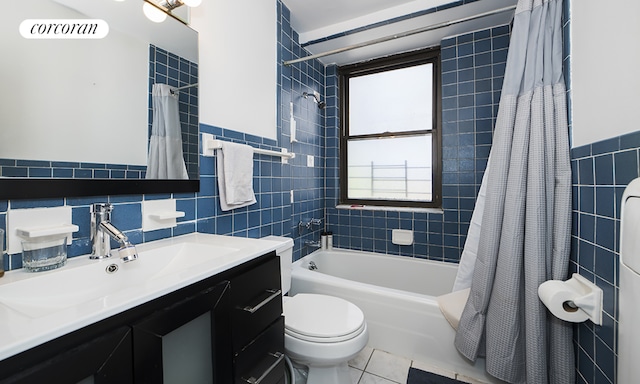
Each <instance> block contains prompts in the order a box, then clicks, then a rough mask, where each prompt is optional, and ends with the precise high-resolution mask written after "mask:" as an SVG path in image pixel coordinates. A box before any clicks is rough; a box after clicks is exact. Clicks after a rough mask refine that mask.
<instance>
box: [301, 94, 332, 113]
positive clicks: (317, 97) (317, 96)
mask: <svg viewBox="0 0 640 384" xmlns="http://www.w3.org/2000/svg"><path fill="white" fill-rule="evenodd" d="M309 96H311V97H313V101H315V103H316V104H318V108H320V109H324V107H326V106H327V103H325V102H324V101H322V100H320V93H319V92H316V91H314V92H313V93H308V92H302V97H304V98H305V99H307V98H309Z"/></svg>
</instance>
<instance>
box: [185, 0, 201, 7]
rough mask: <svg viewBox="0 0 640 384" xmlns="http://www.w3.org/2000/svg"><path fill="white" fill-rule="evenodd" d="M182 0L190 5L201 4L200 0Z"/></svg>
mask: <svg viewBox="0 0 640 384" xmlns="http://www.w3.org/2000/svg"><path fill="white" fill-rule="evenodd" d="M182 2H183V3H185V4H187V5H188V6H190V7H197V6H198V5H200V4H202V0H182Z"/></svg>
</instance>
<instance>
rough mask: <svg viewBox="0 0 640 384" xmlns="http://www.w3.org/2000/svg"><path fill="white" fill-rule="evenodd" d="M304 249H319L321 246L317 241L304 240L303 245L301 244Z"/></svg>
mask: <svg viewBox="0 0 640 384" xmlns="http://www.w3.org/2000/svg"><path fill="white" fill-rule="evenodd" d="M302 244H303V245H304V246H305V247H311V248H320V246H321V244H320V242H319V241H313V240H305V241H304V243H302Z"/></svg>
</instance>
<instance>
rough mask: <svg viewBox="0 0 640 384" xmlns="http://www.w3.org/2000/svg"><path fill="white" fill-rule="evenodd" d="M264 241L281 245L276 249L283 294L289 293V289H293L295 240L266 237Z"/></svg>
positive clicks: (281, 237)
mask: <svg viewBox="0 0 640 384" xmlns="http://www.w3.org/2000/svg"><path fill="white" fill-rule="evenodd" d="M262 239H263V240H269V241H276V242H278V243H280V244H279V245H278V247H277V248H276V254H277V255H278V256H279V257H280V278H281V280H282V281H281V283H282V294H283V295H284V294H286V293H289V289H291V266H292V264H293V239H292V238H290V237H283V236H266V237H263V238H262Z"/></svg>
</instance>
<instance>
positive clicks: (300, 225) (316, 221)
mask: <svg viewBox="0 0 640 384" xmlns="http://www.w3.org/2000/svg"><path fill="white" fill-rule="evenodd" d="M321 225H322V219H307V220H306V221H302V220H300V222H299V223H298V232H300V233H302V230H303V229H305V228H306V229H308V230H311V229H312V227H313V226H317V227H319V226H321Z"/></svg>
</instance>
